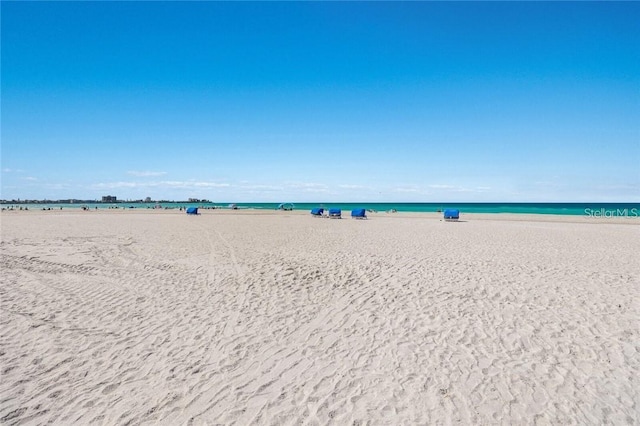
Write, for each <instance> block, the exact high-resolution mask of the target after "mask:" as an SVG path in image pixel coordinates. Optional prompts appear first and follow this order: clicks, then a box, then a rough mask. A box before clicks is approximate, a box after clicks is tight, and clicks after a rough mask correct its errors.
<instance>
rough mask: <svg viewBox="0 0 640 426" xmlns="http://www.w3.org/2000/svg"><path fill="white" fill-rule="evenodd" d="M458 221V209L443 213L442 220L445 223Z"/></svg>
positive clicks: (447, 210)
mask: <svg viewBox="0 0 640 426" xmlns="http://www.w3.org/2000/svg"><path fill="white" fill-rule="evenodd" d="M458 219H460V210H458V209H446V210H445V211H444V220H446V221H447V222H455V221H457V220H458Z"/></svg>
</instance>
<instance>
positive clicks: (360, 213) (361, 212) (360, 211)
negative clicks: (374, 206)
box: [351, 209, 367, 219]
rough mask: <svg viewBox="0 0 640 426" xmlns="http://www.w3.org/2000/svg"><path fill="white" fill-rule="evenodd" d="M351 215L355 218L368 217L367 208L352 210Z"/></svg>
mask: <svg viewBox="0 0 640 426" xmlns="http://www.w3.org/2000/svg"><path fill="white" fill-rule="evenodd" d="M351 217H352V218H353V219H366V218H367V213H366V210H365V209H353V210H351Z"/></svg>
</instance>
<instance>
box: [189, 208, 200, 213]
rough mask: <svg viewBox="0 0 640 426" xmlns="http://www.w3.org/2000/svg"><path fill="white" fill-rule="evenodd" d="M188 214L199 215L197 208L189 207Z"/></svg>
mask: <svg viewBox="0 0 640 426" xmlns="http://www.w3.org/2000/svg"><path fill="white" fill-rule="evenodd" d="M187 214H198V208H197V207H187Z"/></svg>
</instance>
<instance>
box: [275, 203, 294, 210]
mask: <svg viewBox="0 0 640 426" xmlns="http://www.w3.org/2000/svg"><path fill="white" fill-rule="evenodd" d="M294 208H295V206H294V205H293V203H280V204H278V210H286V211H290V210H293V209H294Z"/></svg>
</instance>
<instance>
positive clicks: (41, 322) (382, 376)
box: [0, 209, 640, 425]
mask: <svg viewBox="0 0 640 426" xmlns="http://www.w3.org/2000/svg"><path fill="white" fill-rule="evenodd" d="M201 213H202V214H201V215H199V216H195V217H194V216H187V215H185V214H184V213H182V212H179V211H177V210H168V211H154V210H109V211H107V210H101V211H89V212H83V211H79V210H70V209H66V210H63V211H28V212H24V211H12V212H2V214H1V216H0V218H1V233H2V242H1V249H2V250H1V259H2V275H1V279H0V280H1V281H0V297H1V300H0V366H1V376H0V401H1V404H0V423H1V424H7V425H13V424H34V425H35V424H44V423H49V422H50V423H53V424H64V425H68V424H104V425H124V424H163V425H180V424H189V425H191V424H194V425H200V424H237V425H248V424H278V425H279V424H286V425H289V424H305V425H323V424H335V425H364V424H372V425H380V424H383V425H399V424H407V425H413V424H454V423H456V424H457V423H460V424H469V425H480V424H483V425H484V424H597V425H600V424H616V425H624V424H630V425H633V424H635V425H637V424H640V379H639V378H640V331H639V330H640V320H639V318H640V297H639V296H640V261H639V260H638V253H639V252H640V238H639V237H640V219H637V218H635V219H624V218H622V219H617V220H612V219H600V220H598V219H594V218H584V217H558V216H544V217H543V216H510V215H464V212H463V217H462V219H464V221H463V222H460V223H446V222H443V221H441V220H440V216H439V215H435V214H395V215H393V214H385V213H377V214H370V219H369V220H366V221H364V220H360V221H359V220H352V219H350V218H348V217H345V218H344V219H342V220H332V219H321V218H313V217H310V215H309V214H308V212H297V211H295V212H277V211H220V210H203V211H201Z"/></svg>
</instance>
